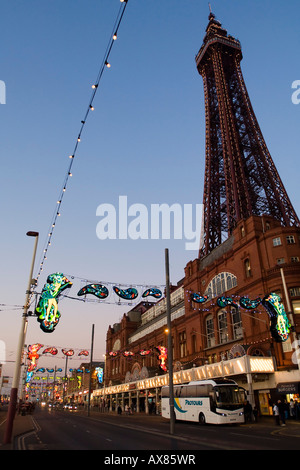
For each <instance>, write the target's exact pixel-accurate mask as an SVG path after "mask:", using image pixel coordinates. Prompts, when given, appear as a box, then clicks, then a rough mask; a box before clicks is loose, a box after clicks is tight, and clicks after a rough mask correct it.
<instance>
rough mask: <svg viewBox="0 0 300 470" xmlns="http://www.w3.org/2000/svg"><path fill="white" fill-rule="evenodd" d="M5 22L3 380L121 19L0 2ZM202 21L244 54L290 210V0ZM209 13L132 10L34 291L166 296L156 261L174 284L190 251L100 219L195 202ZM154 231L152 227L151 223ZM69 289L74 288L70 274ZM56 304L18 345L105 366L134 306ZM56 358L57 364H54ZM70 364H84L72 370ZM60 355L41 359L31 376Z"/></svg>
mask: <svg viewBox="0 0 300 470" xmlns="http://www.w3.org/2000/svg"><path fill="white" fill-rule="evenodd" d="M0 4H1V19H0V21H1V27H0V38H1V48H0V80H1V81H2V82H3V83H4V84H5V100H4V99H3V88H2V96H0V102H1V104H0V116H1V139H0V155H1V170H2V171H1V185H0V191H1V224H2V230H1V270H0V276H1V277H0V304H1V306H0V318H1V323H0V325H1V326H0V341H2V342H3V343H4V344H5V351H6V360H7V364H6V365H4V366H3V375H9V376H12V375H13V362H11V361H14V360H15V354H16V349H17V343H18V336H19V331H20V327H21V315H22V309H20V308H17V307H15V306H22V305H23V304H24V300H25V291H26V288H27V282H28V276H29V270H30V263H31V258H32V252H33V239H31V238H29V237H26V232H27V231H28V230H35V231H38V232H39V233H40V237H39V245H38V252H37V258H36V265H35V275H36V273H37V272H38V269H39V263H40V262H41V259H42V257H43V249H44V248H45V243H46V241H47V236H48V232H49V227H50V224H51V221H52V218H53V214H54V213H55V211H56V206H57V199H58V197H59V194H60V191H61V188H62V185H63V182H64V178H65V175H66V172H67V169H68V166H69V163H70V160H69V155H71V154H72V152H73V149H74V145H75V143H76V140H77V136H78V132H79V130H80V126H81V120H82V119H83V118H84V115H85V112H86V109H87V106H88V103H89V100H90V97H91V93H92V88H91V86H92V84H93V83H94V82H95V79H96V77H97V75H98V71H99V68H100V65H101V63H102V60H103V57H104V55H105V51H106V47H107V45H108V43H109V40H110V37H111V33H112V29H113V26H114V23H115V20H116V17H117V13H118V11H119V9H120V5H121V4H120V1H119V0H84V1H83V0H63V1H61V0H52V1H51V2H49V1H45V0H27V1H26V2H24V1H21V0H10V1H8V0H6V1H5V0H2V1H1V2H0ZM211 7H212V11H213V12H214V13H215V15H216V17H217V19H218V20H219V21H220V22H221V23H222V25H223V27H224V28H226V29H227V30H228V33H229V34H231V35H232V36H234V37H236V38H238V39H239V40H240V42H241V45H242V52H243V60H242V63H241V66H242V71H243V75H244V79H245V82H246V85H247V89H248V92H249V95H250V99H251V101H252V105H253V108H254V111H255V113H256V116H257V119H258V122H259V124H260V126H261V129H262V132H263V135H264V137H265V140H266V143H267V146H268V148H269V150H270V153H271V155H272V158H273V160H274V162H275V165H276V167H277V169H278V171H279V174H280V176H281V179H282V181H283V183H284V185H285V187H286V190H287V192H288V194H289V197H290V199H291V201H292V204H293V205H294V208H295V210H296V212H297V213H298V215H299V214H300V210H299V209H300V202H299V121H300V104H294V103H293V102H292V94H293V92H295V90H293V89H292V84H293V82H295V81H296V80H300V70H299V49H300V40H299V39H300V32H299V2H298V1H296V0H291V1H283V0H272V1H271V0H261V1H258V0H251V1H250V0H243V1H240V0H212V2H211ZM208 15H209V6H208V2H206V1H201V0H129V1H128V5H127V8H126V11H125V14H124V17H123V19H122V22H121V25H120V29H119V32H118V38H117V40H116V41H115V42H114V44H113V48H112V51H111V54H110V63H111V67H110V68H109V69H108V68H106V69H105V70H104V73H103V76H102V78H101V82H100V85H99V88H98V90H97V94H96V96H95V100H94V107H95V109H94V111H93V112H92V113H89V116H88V119H87V121H86V124H85V126H84V131H83V133H82V139H81V142H80V143H79V146H78V151H77V153H76V158H75V159H74V163H73V167H72V174H73V176H72V177H71V178H70V179H69V182H68V187H67V191H66V193H65V195H64V199H63V203H62V205H61V208H60V213H61V216H60V217H59V219H58V220H57V223H56V227H55V231H54V234H53V238H52V240H51V246H50V248H49V251H48V254H47V260H46V262H45V265H44V269H43V272H42V275H41V276H40V278H39V283H38V286H37V292H41V290H42V288H43V285H44V283H45V281H46V278H47V275H48V274H50V273H54V272H58V271H59V272H63V273H64V274H65V275H66V276H69V278H70V280H71V281H72V282H73V287H72V289H71V290H70V291H69V293H68V295H70V296H72V297H76V295H77V292H78V290H79V288H80V287H82V286H83V284H82V283H81V282H80V279H88V280H94V281H96V280H98V281H99V282H100V281H101V282H102V283H104V282H107V283H112V284H115V285H119V286H120V285H132V286H136V285H143V286H146V285H149V286H150V285H158V286H161V285H164V283H165V264H164V250H165V248H169V256H170V277H171V282H172V283H173V284H176V283H177V282H178V281H179V280H180V279H182V277H183V276H184V267H185V265H186V263H187V262H188V261H189V260H191V259H195V258H196V257H197V255H198V247H197V249H195V250H186V246H185V243H186V240H185V239H184V238H182V239H179V240H174V237H173V236H172V232H171V237H170V238H171V239H170V240H164V239H162V238H161V237H160V239H158V240H154V239H151V237H150V234H149V238H148V239H142V240H141V239H139V240H130V239H124V240H120V239H119V238H118V237H117V238H116V239H112V240H100V239H99V238H98V237H97V233H96V228H97V224H98V222H99V220H100V218H99V216H97V215H96V211H97V208H98V206H99V205H101V204H111V205H112V206H114V207H115V209H116V211H117V213H118V209H119V208H118V204H119V197H120V196H127V201H128V207H129V206H131V205H133V204H143V205H144V206H145V207H146V208H147V209H148V212H149V214H150V208H151V205H152V204H162V203H166V204H168V205H169V206H171V205H172V204H175V203H177V204H179V205H181V207H182V208H183V207H184V205H185V204H190V205H193V207H195V205H196V204H201V203H202V194H203V181H204V164H205V119H204V118H205V116H204V99H203V83H202V78H201V76H200V75H199V74H198V72H197V69H196V64H195V56H196V54H197V52H198V51H199V49H200V47H201V45H202V41H203V37H204V35H205V29H206V26H207V24H208ZM150 224H151V221H149V227H150ZM71 278H72V279H71ZM110 300H111V301H110V302H106V303H102V304H99V303H95V302H87V303H83V302H80V301H76V300H71V299H67V298H63V299H62V300H61V301H60V302H59V310H60V312H61V315H62V316H61V319H60V322H59V324H58V325H57V327H56V329H55V331H54V332H53V333H50V334H46V333H43V332H42V330H41V329H40V326H39V323H38V322H37V320H36V318H34V317H33V318H29V325H28V332H27V337H26V344H33V343H37V342H39V343H42V344H44V345H45V346H55V347H58V348H75V349H76V350H79V349H83V348H86V349H89V348H90V342H91V329H92V324H95V343H94V344H95V346H94V360H103V354H104V353H105V338H106V331H107V329H108V327H109V325H113V324H114V323H116V322H118V321H119V320H120V319H121V318H122V316H123V314H124V313H125V312H127V311H128V310H129V309H130V307H129V306H128V307H127V306H126V305H121V306H118V305H117V304H116V302H114V301H113V298H111V299H110ZM61 356H62V355H61V354H60V357H61ZM72 362H73V364H72V365H73V366H74V367H77V366H78V365H79V364H80V362H81V361H80V360H77V361H75V359H73V361H72ZM63 363H64V361H63V360H62V359H59V358H58V359H57V360H54V359H51V360H50V359H49V360H47V361H46V360H44V359H40V362H39V366H40V367H43V366H44V367H48V365H51V366H54V365H58V366H61V365H62V364H63ZM70 367H71V366H70Z"/></svg>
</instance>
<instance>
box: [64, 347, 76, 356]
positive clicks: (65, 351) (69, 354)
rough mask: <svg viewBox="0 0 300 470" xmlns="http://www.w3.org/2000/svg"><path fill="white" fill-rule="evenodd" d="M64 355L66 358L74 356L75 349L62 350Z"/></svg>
mask: <svg viewBox="0 0 300 470" xmlns="http://www.w3.org/2000/svg"><path fill="white" fill-rule="evenodd" d="M62 353H63V354H64V355H65V356H69V357H70V356H74V349H62Z"/></svg>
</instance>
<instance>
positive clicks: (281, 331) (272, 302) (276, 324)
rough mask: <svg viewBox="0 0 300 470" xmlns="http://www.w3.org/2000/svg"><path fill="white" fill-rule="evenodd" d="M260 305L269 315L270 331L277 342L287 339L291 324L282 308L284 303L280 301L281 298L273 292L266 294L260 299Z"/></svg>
mask: <svg viewBox="0 0 300 470" xmlns="http://www.w3.org/2000/svg"><path fill="white" fill-rule="evenodd" d="M261 303H262V305H263V306H264V307H265V309H266V310H267V312H268V313H269V316H270V320H271V321H270V331H271V334H272V336H273V338H274V339H275V341H277V342H278V343H281V342H284V341H286V340H287V339H288V337H289V333H290V328H291V324H290V322H289V319H288V317H287V314H286V313H285V310H284V305H283V304H282V303H281V298H280V296H279V295H277V294H275V293H273V292H272V293H271V294H269V295H266V296H265V297H264V298H263V299H262V302H261Z"/></svg>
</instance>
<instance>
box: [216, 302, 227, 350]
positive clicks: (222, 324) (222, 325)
mask: <svg viewBox="0 0 300 470" xmlns="http://www.w3.org/2000/svg"><path fill="white" fill-rule="evenodd" d="M218 325H219V335H220V343H221V344H222V343H227V341H228V329H227V312H226V310H220V311H219V313H218Z"/></svg>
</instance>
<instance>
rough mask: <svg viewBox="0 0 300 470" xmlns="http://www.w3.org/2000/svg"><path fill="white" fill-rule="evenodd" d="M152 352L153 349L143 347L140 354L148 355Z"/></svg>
mask: <svg viewBox="0 0 300 470" xmlns="http://www.w3.org/2000/svg"><path fill="white" fill-rule="evenodd" d="M151 353H152V351H151V349H141V350H140V351H139V355H140V356H148V355H149V354H151Z"/></svg>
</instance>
